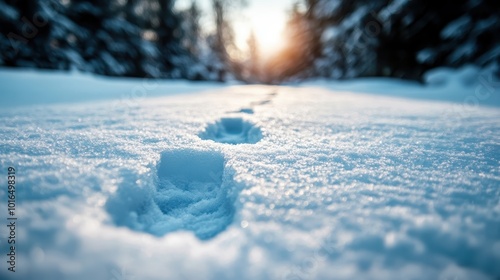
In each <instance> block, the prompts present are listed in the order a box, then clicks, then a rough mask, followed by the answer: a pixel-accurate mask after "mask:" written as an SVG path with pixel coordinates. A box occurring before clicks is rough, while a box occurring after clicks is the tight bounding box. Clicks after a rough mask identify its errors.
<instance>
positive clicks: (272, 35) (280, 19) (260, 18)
mask: <svg viewBox="0 0 500 280" xmlns="http://www.w3.org/2000/svg"><path fill="white" fill-rule="evenodd" d="M293 2H294V1H293V0H276V1H272V2H269V1H268V0H249V1H248V3H247V5H246V6H245V7H243V8H241V9H240V10H239V11H236V12H235V13H234V14H232V15H231V16H232V18H231V21H232V22H233V23H234V24H233V28H234V32H235V44H236V46H237V47H238V48H239V49H240V51H242V52H243V53H244V54H246V53H247V52H248V44H247V41H248V38H249V36H250V33H251V32H252V30H253V31H254V33H255V37H256V39H257V42H258V44H259V52H260V55H261V56H262V58H264V59H265V58H268V57H269V56H271V55H273V54H274V53H276V52H277V51H279V50H280V49H281V48H282V47H283V31H284V28H285V24H286V21H287V11H288V10H290V9H291V7H292V4H293ZM197 3H198V5H199V7H200V9H201V10H202V12H203V15H202V19H201V26H203V27H204V29H205V31H211V30H213V28H214V27H213V20H212V19H211V16H212V15H211V5H212V4H211V0H200V1H197ZM190 4H191V0H179V1H177V2H176V7H177V8H178V9H185V8H187V7H189V5H190Z"/></svg>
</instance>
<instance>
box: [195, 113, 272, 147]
mask: <svg viewBox="0 0 500 280" xmlns="http://www.w3.org/2000/svg"><path fill="white" fill-rule="evenodd" d="M198 136H199V137H200V138H201V139H203V140H213V141H215V142H219V143H225V144H233V145H234V144H243V143H247V144H255V143H257V142H259V141H260V140H261V139H262V132H261V129H260V128H259V127H258V126H256V125H255V124H253V123H251V122H249V121H247V120H244V119H243V118H238V117H235V118H231V117H227V118H221V119H220V120H218V121H217V122H215V123H212V124H209V125H208V126H207V127H206V128H205V130H204V131H202V132H201V133H200V134H199V135H198Z"/></svg>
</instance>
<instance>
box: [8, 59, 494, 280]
mask: <svg viewBox="0 0 500 280" xmlns="http://www.w3.org/2000/svg"><path fill="white" fill-rule="evenodd" d="M463 73H467V75H465V74H463ZM477 74H478V73H477V72H476V71H470V69H469V70H467V71H466V69H465V70H461V72H460V71H459V72H458V73H457V72H453V71H445V70H441V71H437V72H435V73H431V74H430V77H433V78H432V79H430V78H429V80H430V82H429V84H430V85H428V86H426V87H424V86H421V85H417V84H412V83H407V82H406V83H404V82H397V81H394V80H384V79H379V80H357V81H352V82H335V83H334V82H329V83H326V82H314V83H313V82H311V83H310V85H311V86H305V85H304V86H299V87H285V86H282V87H269V86H228V87H220V86H219V87H215V88H214V86H213V85H212V86H211V85H206V84H205V85H203V84H199V85H187V84H183V85H182V86H180V87H179V83H178V82H173V83H169V82H161V83H159V84H158V87H157V88H155V89H154V90H152V91H151V92H154V94H148V95H146V96H143V97H144V98H126V99H125V100H123V99H121V97H120V96H121V94H128V93H129V92H131V91H132V90H133V89H134V88H136V87H138V88H141V87H142V88H145V85H149V86H152V84H149V83H147V84H144V83H143V81H140V80H136V81H134V80H128V81H126V80H120V81H117V80H111V79H103V78H95V77H91V76H85V75H83V76H82V75H80V74H72V75H67V74H54V73H52V74H50V73H38V72H26V71H6V70H3V71H1V72H0V81H1V87H2V88H1V90H2V92H1V95H2V98H1V100H2V107H3V108H2V111H1V113H0V120H1V122H0V131H1V135H2V138H0V163H1V166H2V168H3V170H5V168H7V167H8V166H14V167H16V169H17V177H18V182H17V186H18V189H17V195H18V202H19V205H18V210H17V211H18V213H17V214H18V216H19V218H20V220H19V226H18V229H17V231H18V232H17V234H18V244H19V245H18V247H17V248H18V262H17V272H16V273H15V274H13V273H9V272H8V271H7V270H6V269H5V260H6V255H5V254H6V253H5V247H2V252H1V255H2V257H1V263H3V264H2V269H1V270H0V278H1V279H42V280H43V279H50V280H52V279H86V280H87V279H114V280H120V279H287V280H291V279H384V280H385V279H440V280H447V279H497V278H498V277H500V266H498V264H499V263H500V202H499V198H500V190H499V187H500V123H499V121H498V120H499V119H500V109H499V108H498V103H497V102H498V94H499V91H498V86H493V84H492V83H485V84H484V85H486V86H489V88H487V89H488V90H489V91H486V92H487V93H489V95H488V96H487V95H486V94H485V91H484V90H483V91H480V92H481V93H482V95H477V92H478V91H476V90H475V89H476V88H477V87H478V86H479V85H481V82H480V78H481V76H478V75H477ZM465 76H467V77H469V78H470V79H469V80H467V79H465V78H464V77H465ZM433 79H434V80H433ZM475 80H477V81H479V82H474V81H475ZM56 82H57V84H56V86H54V85H53V84H54V83H56ZM458 82H460V86H459V85H458ZM484 85H483V86H484ZM486 86H484V87H486ZM203 87H205V88H209V87H212V90H210V91H204V92H198V93H196V94H188V95H185V94H176V93H182V92H190V91H197V90H200V89H201V88H203ZM384 87H385V89H386V91H383V88H384ZM145 89H152V88H151V87H148V88H145ZM450 90H455V91H454V92H450ZM25 91H28V92H25ZM64 91H66V96H64V98H67V99H64V100H62V101H60V102H64V103H61V104H57V102H56V101H58V100H57V98H59V97H61V98H62V93H63V92H64ZM162 91H163V93H164V94H166V95H167V96H159V94H161V92H162ZM82 92H86V93H88V95H89V96H88V97H87V96H86V97H82V96H78V95H77V94H78V93H82ZM398 92H399V95H398ZM467 92H468V93H467ZM35 93H36V94H39V95H38V96H35ZM412 93H414V94H419V93H420V94H421V95H419V96H417V97H415V96H413V95H412ZM431 93H432V94H431ZM16 94H22V95H21V97H19V96H16ZM71 94H74V95H71ZM100 94H102V95H100ZM457 95H458V97H457ZM68 96H69V97H68ZM141 96H142V95H141ZM116 97H118V99H113V98H116ZM467 97H474V98H476V99H477V100H478V104H469V105H464V102H466V103H467V101H466V100H464V98H467ZM28 98H29V100H28ZM108 98H109V100H108ZM480 98H481V100H480ZM10 99H14V100H10ZM427 99H432V100H427ZM116 100H120V102H117V101H116ZM437 100H439V101H437ZM81 101H88V102H81ZM90 101H92V102H90ZM54 102H55V103H56V104H48V103H54ZM37 103H38V104H37ZM22 104H30V105H22ZM467 104H468V103H467ZM482 104H487V105H489V106H483V105H482ZM14 105H16V106H14ZM249 139H251V140H249ZM5 179H6V176H0V185H1V186H6V181H5ZM0 197H2V198H3V199H2V200H0V209H6V203H5V202H6V200H5V197H6V188H5V187H2V188H1V189H0ZM0 213H2V216H1V219H2V220H4V221H5V216H4V215H5V211H3V210H2V211H0ZM0 233H1V236H2V240H5V239H4V238H5V237H6V236H7V231H6V228H5V227H4V226H3V227H1V229H0Z"/></svg>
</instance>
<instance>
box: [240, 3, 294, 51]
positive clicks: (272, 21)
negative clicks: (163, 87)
mask: <svg viewBox="0 0 500 280" xmlns="http://www.w3.org/2000/svg"><path fill="white" fill-rule="evenodd" d="M248 12H249V13H248V15H249V17H250V18H249V20H248V21H245V22H239V23H236V24H235V31H236V35H237V36H236V44H237V45H238V47H239V48H240V49H241V50H248V42H247V41H248V37H249V35H250V33H251V31H252V30H253V32H254V33H255V37H256V39H257V42H258V47H259V52H260V55H261V57H262V58H264V59H266V58H269V57H270V56H272V55H273V54H275V53H276V52H278V51H279V50H280V49H281V48H282V47H283V41H284V40H283V30H284V27H285V23H286V17H285V14H284V13H282V14H281V13H276V12H275V11H262V10H261V9H259V10H257V9H256V10H249V11H248Z"/></svg>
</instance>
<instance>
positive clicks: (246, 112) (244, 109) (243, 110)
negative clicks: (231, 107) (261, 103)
mask: <svg viewBox="0 0 500 280" xmlns="http://www.w3.org/2000/svg"><path fill="white" fill-rule="evenodd" d="M227 113H243V114H249V115H252V114H253V113H254V111H253V109H252V108H241V109H240V110H238V111H229V112H227Z"/></svg>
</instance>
